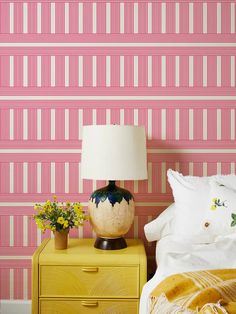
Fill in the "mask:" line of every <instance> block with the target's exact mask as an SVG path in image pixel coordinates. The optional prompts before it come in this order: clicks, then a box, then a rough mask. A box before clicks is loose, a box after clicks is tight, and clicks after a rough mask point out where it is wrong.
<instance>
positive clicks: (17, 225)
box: [14, 215, 23, 247]
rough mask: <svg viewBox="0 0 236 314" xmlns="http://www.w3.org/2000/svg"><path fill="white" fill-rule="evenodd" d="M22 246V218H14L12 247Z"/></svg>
mask: <svg viewBox="0 0 236 314" xmlns="http://www.w3.org/2000/svg"><path fill="white" fill-rule="evenodd" d="M22 245H23V216H18V215H16V216H14V246H18V247H21V246H22Z"/></svg>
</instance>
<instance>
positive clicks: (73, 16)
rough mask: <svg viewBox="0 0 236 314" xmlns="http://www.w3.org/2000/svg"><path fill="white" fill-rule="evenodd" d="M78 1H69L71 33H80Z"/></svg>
mask: <svg viewBox="0 0 236 314" xmlns="http://www.w3.org/2000/svg"><path fill="white" fill-rule="evenodd" d="M78 19H79V17H78V3H76V2H69V33H70V34H76V33H78Z"/></svg>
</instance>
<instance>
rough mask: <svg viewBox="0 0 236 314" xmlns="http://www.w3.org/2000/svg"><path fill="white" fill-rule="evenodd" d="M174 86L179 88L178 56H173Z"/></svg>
mask: <svg viewBox="0 0 236 314" xmlns="http://www.w3.org/2000/svg"><path fill="white" fill-rule="evenodd" d="M175 86H176V87H179V56H175Z"/></svg>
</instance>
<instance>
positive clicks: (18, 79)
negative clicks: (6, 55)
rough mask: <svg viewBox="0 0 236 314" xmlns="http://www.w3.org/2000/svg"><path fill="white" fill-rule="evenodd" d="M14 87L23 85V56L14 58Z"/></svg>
mask: <svg viewBox="0 0 236 314" xmlns="http://www.w3.org/2000/svg"><path fill="white" fill-rule="evenodd" d="M14 85H15V86H17V87H22V85H23V56H15V58H14Z"/></svg>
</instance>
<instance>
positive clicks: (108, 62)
mask: <svg viewBox="0 0 236 314" xmlns="http://www.w3.org/2000/svg"><path fill="white" fill-rule="evenodd" d="M106 86H107V87H110V86H111V56H106Z"/></svg>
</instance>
